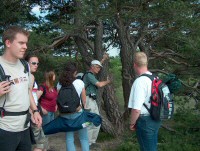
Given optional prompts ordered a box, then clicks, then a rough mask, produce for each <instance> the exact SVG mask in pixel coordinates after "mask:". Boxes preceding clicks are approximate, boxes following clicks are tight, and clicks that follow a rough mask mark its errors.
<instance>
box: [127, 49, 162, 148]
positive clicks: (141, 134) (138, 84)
mask: <svg viewBox="0 0 200 151" xmlns="http://www.w3.org/2000/svg"><path fill="white" fill-rule="evenodd" d="M133 66H134V70H135V72H136V74H137V75H138V78H137V79H136V80H135V81H134V83H133V86H132V88H131V92H130V97H129V103H128V107H129V108H131V117H130V130H131V131H136V135H137V139H138V142H139V145H140V150H141V151H157V141H158V131H159V128H160V126H161V121H160V120H154V119H153V118H152V117H151V116H150V113H149V111H148V108H150V99H151V94H152V92H151V90H152V89H151V88H152V80H151V79H150V78H149V77H148V76H142V75H144V74H148V75H152V73H151V72H150V71H149V70H148V60H147V56H146V54H145V53H144V52H137V53H136V54H135V56H134V62H133ZM145 106H146V107H145Z"/></svg>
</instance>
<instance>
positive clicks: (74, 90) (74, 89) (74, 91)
mask: <svg viewBox="0 0 200 151" xmlns="http://www.w3.org/2000/svg"><path fill="white" fill-rule="evenodd" d="M72 88H73V97H74V95H75V93H77V94H78V92H77V91H76V88H75V86H74V85H73V84H72ZM81 94H82V93H81ZM81 94H80V96H79V98H80V100H81V105H82V109H84V105H83V100H82V97H81Z"/></svg>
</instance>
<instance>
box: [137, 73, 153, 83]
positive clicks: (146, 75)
mask: <svg viewBox="0 0 200 151" xmlns="http://www.w3.org/2000/svg"><path fill="white" fill-rule="evenodd" d="M142 76H145V77H148V78H149V79H151V81H153V80H154V78H155V77H156V76H155V75H154V74H152V75H151V74H146V73H144V74H142V75H140V76H139V77H142Z"/></svg>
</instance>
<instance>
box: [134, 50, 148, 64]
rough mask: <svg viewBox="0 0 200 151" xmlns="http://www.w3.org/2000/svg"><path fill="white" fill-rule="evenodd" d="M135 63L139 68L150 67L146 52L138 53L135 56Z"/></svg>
mask: <svg viewBox="0 0 200 151" xmlns="http://www.w3.org/2000/svg"><path fill="white" fill-rule="evenodd" d="M134 63H135V64H136V65H137V66H138V67H143V66H147V65H148V59H147V55H146V54H145V53H144V52H136V53H135V55H134Z"/></svg>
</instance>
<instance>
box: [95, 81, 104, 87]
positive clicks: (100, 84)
mask: <svg viewBox="0 0 200 151" xmlns="http://www.w3.org/2000/svg"><path fill="white" fill-rule="evenodd" d="M105 85H106V84H105V83H103V82H97V83H96V86H97V87H98V88H101V87H103V86H105Z"/></svg>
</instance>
